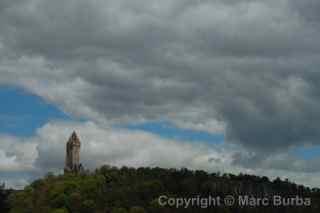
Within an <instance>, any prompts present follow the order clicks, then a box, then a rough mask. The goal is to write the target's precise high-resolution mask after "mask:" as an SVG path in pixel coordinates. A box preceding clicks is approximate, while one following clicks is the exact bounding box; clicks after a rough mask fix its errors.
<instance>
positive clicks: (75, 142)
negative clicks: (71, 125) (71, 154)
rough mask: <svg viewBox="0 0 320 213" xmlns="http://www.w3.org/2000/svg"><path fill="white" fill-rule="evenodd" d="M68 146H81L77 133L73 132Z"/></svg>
mask: <svg viewBox="0 0 320 213" xmlns="http://www.w3.org/2000/svg"><path fill="white" fill-rule="evenodd" d="M68 144H70V145H77V146H80V145H81V142H80V139H79V137H78V135H77V133H76V132H75V131H73V132H72V134H71V136H70V138H69V140H68Z"/></svg>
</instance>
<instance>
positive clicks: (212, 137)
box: [116, 121, 224, 144]
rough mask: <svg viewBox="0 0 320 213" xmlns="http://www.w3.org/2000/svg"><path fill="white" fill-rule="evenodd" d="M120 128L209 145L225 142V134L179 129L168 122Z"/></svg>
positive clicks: (122, 126)
mask: <svg viewBox="0 0 320 213" xmlns="http://www.w3.org/2000/svg"><path fill="white" fill-rule="evenodd" d="M116 127H118V128H125V129H129V130H142V131H146V132H150V133H153V134H156V135H159V136H161V137H164V138H168V139H174V140H183V141H191V142H192V141H193V142H196V141H202V142H207V143H209V144H210V143H214V144H221V143H223V141H224V135H223V134H210V133H207V132H204V131H196V130H190V129H182V128H178V127H177V126H175V125H174V124H172V123H170V122H168V121H159V122H145V123H138V124H126V125H118V126H116Z"/></svg>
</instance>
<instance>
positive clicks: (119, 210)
mask: <svg viewBox="0 0 320 213" xmlns="http://www.w3.org/2000/svg"><path fill="white" fill-rule="evenodd" d="M111 213H128V211H127V210H126V209H124V208H113V209H112V211H111Z"/></svg>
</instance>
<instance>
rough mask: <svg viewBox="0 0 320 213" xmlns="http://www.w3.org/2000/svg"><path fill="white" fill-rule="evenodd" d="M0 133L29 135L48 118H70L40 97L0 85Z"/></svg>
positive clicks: (48, 119)
mask: <svg viewBox="0 0 320 213" xmlns="http://www.w3.org/2000/svg"><path fill="white" fill-rule="evenodd" d="M0 100H1V104H0V133H3V134H11V135H15V136H31V135H33V133H34V132H35V130H36V129H37V128H39V127H41V126H43V125H44V124H45V123H47V122H48V121H50V120H55V119H58V120H60V119H62V120H70V119H71V118H70V116H68V115H67V114H65V113H64V112H62V111H61V110H59V109H58V108H57V107H55V106H54V105H52V104H49V103H47V102H45V101H44V100H43V99H42V98H41V97H38V96H36V95H32V94H30V93H27V92H25V91H24V90H22V89H19V88H15V87H0Z"/></svg>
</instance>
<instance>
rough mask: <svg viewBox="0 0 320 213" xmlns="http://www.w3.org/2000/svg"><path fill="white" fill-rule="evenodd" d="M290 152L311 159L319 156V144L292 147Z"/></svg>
mask: <svg viewBox="0 0 320 213" xmlns="http://www.w3.org/2000/svg"><path fill="white" fill-rule="evenodd" d="M291 153H292V154H293V155H295V156H297V157H300V158H303V159H305V160H313V159H315V158H318V157H319V156H320V146H311V147H299V148H294V149H292V151H291Z"/></svg>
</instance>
